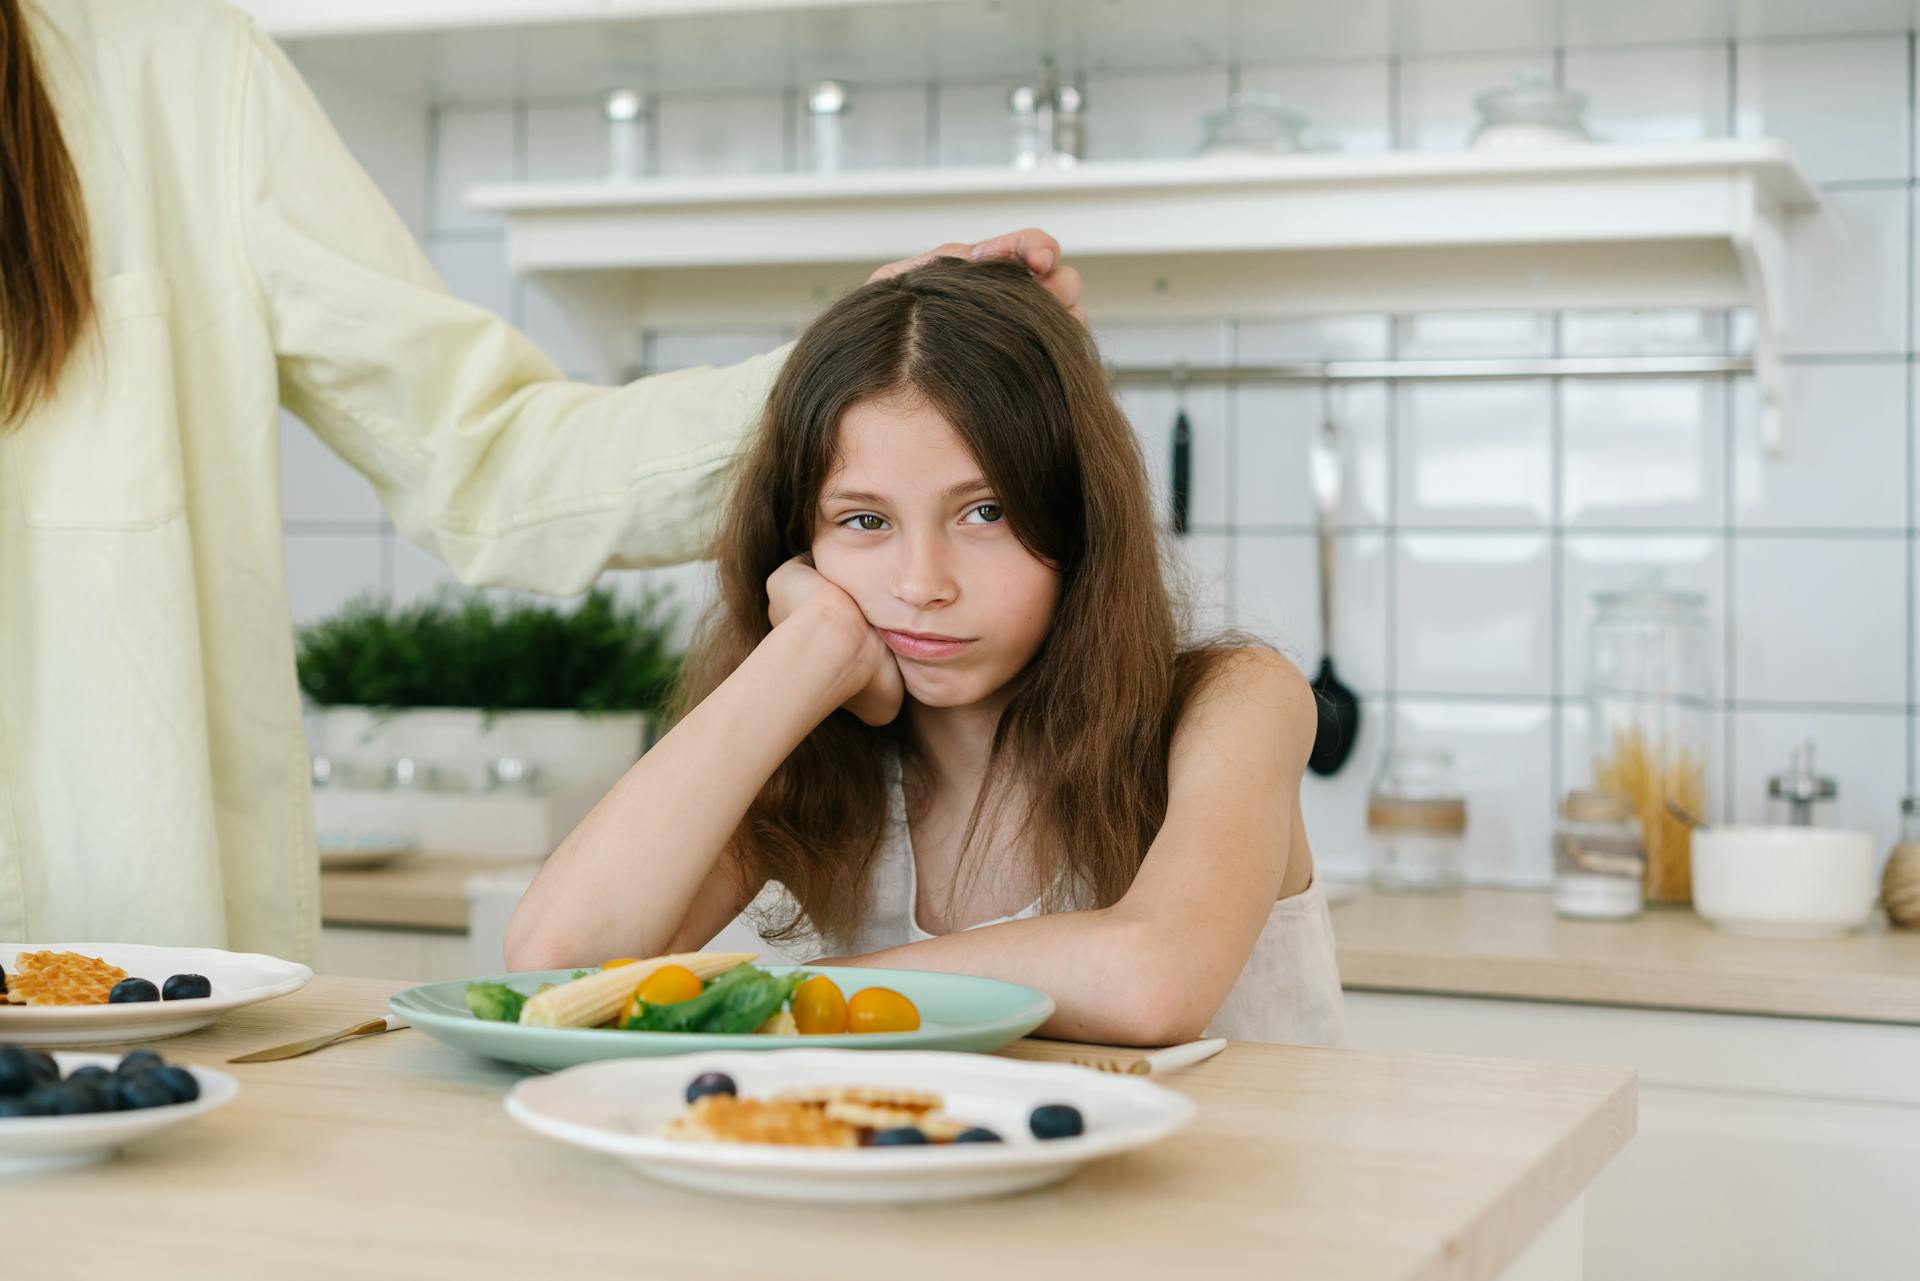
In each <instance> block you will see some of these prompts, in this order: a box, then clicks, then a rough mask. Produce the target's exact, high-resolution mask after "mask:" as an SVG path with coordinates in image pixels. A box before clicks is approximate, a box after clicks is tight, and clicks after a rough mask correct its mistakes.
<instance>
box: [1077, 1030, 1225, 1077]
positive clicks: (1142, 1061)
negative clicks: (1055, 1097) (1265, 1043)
mask: <svg viewBox="0 0 1920 1281" xmlns="http://www.w3.org/2000/svg"><path fill="white" fill-rule="evenodd" d="M1226 1048H1227V1043H1226V1041H1225V1040H1224V1039H1223V1038H1221V1037H1217V1036H1215V1037H1209V1038H1208V1039H1206V1040H1204V1041H1188V1042H1187V1043H1186V1044H1185V1045H1175V1046H1170V1047H1169V1048H1167V1049H1164V1050H1155V1051H1154V1052H1153V1053H1151V1054H1143V1055H1141V1056H1140V1057H1139V1058H1137V1059H1112V1058H1074V1059H1068V1060H1067V1061H1068V1062H1069V1063H1074V1064H1077V1065H1079V1066H1080V1067H1085V1068H1092V1069H1093V1070H1094V1071H1096V1072H1114V1073H1118V1074H1119V1075H1121V1076H1158V1075H1160V1074H1161V1073H1164V1072H1171V1071H1173V1070H1174V1069H1176V1068H1183V1067H1192V1066H1193V1065H1194V1064H1195V1063H1200V1062H1204V1061H1205V1060H1207V1059H1210V1058H1212V1057H1213V1056H1214V1055H1216V1054H1218V1053H1220V1051H1222V1050H1224V1049H1226Z"/></svg>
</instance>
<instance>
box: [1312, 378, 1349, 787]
mask: <svg viewBox="0 0 1920 1281" xmlns="http://www.w3.org/2000/svg"><path fill="white" fill-rule="evenodd" d="M1330 401H1331V391H1330V389H1329V386H1328V384H1327V383H1326V382H1324V381H1323V382H1322V383H1321V384H1320V407H1321V414H1320V418H1321V422H1320V432H1319V434H1318V436H1317V437H1316V438H1315V440H1314V443H1313V445H1312V446H1311V447H1310V448H1309V450H1308V451H1307V473H1308V479H1309V480H1310V481H1311V482H1312V485H1313V499H1314V505H1315V506H1316V507H1317V508H1318V509H1319V515H1320V522H1319V529H1320V646H1321V658H1320V670H1319V671H1317V672H1315V673H1314V677H1313V693H1314V700H1313V701H1314V705H1315V707H1316V708H1317V709H1318V711H1319V713H1320V723H1319V727H1318V728H1317V729H1316V730H1315V731H1314V736H1313V752H1312V754H1311V755H1310V756H1308V757H1307V768H1308V769H1310V770H1312V771H1313V772H1314V773H1316V774H1323V775H1324V774H1336V773H1338V772H1339V770H1340V767H1341V766H1342V765H1345V764H1346V763H1347V757H1349V756H1351V755H1352V754H1353V745H1354V743H1355V741H1356V740H1358V738H1359V736H1360V699H1359V696H1358V695H1356V694H1355V693H1354V692H1353V691H1352V690H1350V689H1348V688H1347V687H1346V686H1345V685H1343V684H1342V683H1341V681H1340V678H1339V677H1338V676H1337V675H1335V674H1334V670H1333V522H1334V519H1335V517H1336V515H1337V514H1338V512H1339V510H1340V443H1339V438H1338V432H1337V429H1336V428H1335V427H1334V425H1333V414H1332V412H1331V410H1332V406H1331V403H1330Z"/></svg>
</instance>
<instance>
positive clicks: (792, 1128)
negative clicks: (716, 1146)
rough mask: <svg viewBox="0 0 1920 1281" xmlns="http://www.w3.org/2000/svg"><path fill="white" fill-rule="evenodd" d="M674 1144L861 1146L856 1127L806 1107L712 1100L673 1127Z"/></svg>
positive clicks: (722, 1097)
mask: <svg viewBox="0 0 1920 1281" xmlns="http://www.w3.org/2000/svg"><path fill="white" fill-rule="evenodd" d="M665 1133H666V1136H667V1137H668V1138H670V1139H689V1140H692V1141H694V1142H699V1143H774V1144H779V1145H781V1146H783V1147H802V1148H851V1147H858V1146H859V1144H860V1134H859V1132H858V1131H857V1130H855V1129H854V1128H853V1127H852V1126H850V1125H847V1124H846V1123H845V1122H842V1121H835V1120H833V1119H832V1118H830V1117H828V1116H827V1115H826V1114H825V1113H823V1112H821V1111H820V1109H819V1108H815V1107H809V1106H807V1105H805V1104H801V1103H782V1102H777V1101H767V1100H762V1099H740V1098H735V1097H734V1096H733V1095H731V1094H706V1095H702V1096H701V1097H700V1098H698V1099H695V1100H694V1102H693V1106H692V1107H690V1108H688V1109H687V1110H686V1112H685V1113H684V1114H682V1115H681V1116H679V1117H676V1118H675V1119H674V1120H673V1121H672V1122H670V1123H669V1124H668V1125H667V1128H666V1131H665Z"/></svg>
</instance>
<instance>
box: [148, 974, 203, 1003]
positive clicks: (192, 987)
mask: <svg viewBox="0 0 1920 1281" xmlns="http://www.w3.org/2000/svg"><path fill="white" fill-rule="evenodd" d="M212 995H213V984H212V982H210V981H209V980H208V978H207V976H206V975H204V974H175V975H171V976H170V977H169V978H168V979H167V981H166V982H165V983H163V984H161V985H160V999H161V1000H163V1001H197V1000H199V999H201V998H202V997H208V996H212Z"/></svg>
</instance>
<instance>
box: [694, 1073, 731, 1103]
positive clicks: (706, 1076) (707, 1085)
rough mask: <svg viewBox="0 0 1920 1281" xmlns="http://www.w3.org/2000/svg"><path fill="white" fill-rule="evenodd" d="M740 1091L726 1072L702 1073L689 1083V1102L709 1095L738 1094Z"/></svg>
mask: <svg viewBox="0 0 1920 1281" xmlns="http://www.w3.org/2000/svg"><path fill="white" fill-rule="evenodd" d="M739 1092H740V1089H739V1087H738V1086H736V1085H735V1084H734V1083H733V1078H732V1077H730V1076H728V1075H727V1074H726V1073H725V1072H702V1073H701V1074H700V1075H699V1076H696V1077H694V1078H693V1080H691V1081H689V1082H687V1102H689V1103H691V1102H693V1101H694V1100H695V1099H697V1098H701V1097H702V1096H704V1095H708V1094H738V1093H739Z"/></svg>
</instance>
